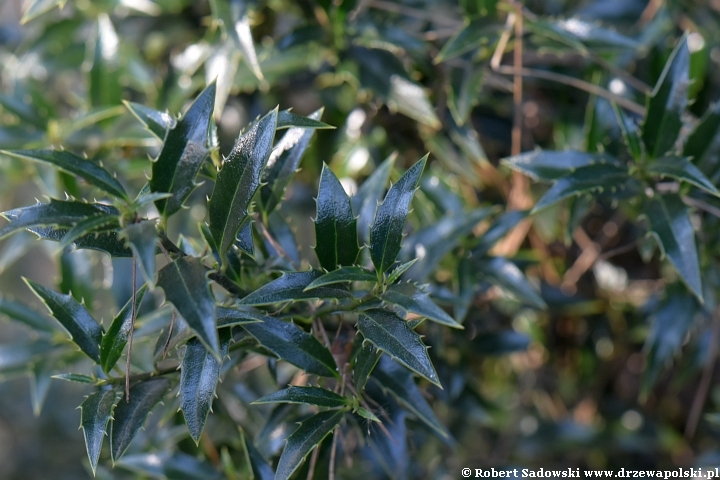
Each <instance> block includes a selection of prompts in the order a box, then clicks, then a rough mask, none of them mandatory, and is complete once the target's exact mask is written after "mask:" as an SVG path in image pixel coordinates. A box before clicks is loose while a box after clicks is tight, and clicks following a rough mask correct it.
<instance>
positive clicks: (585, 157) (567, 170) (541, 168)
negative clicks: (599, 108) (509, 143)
mask: <svg viewBox="0 0 720 480" xmlns="http://www.w3.org/2000/svg"><path fill="white" fill-rule="evenodd" d="M503 163H505V164H506V165H508V166H509V167H510V168H512V169H514V170H517V171H518V172H521V173H523V174H525V175H527V176H528V177H531V178H533V179H535V180H548V181H549V180H557V179H559V178H561V177H565V176H568V175H570V174H572V173H575V172H576V171H577V170H578V169H581V168H583V167H589V166H593V165H611V166H618V167H619V166H620V162H618V161H617V160H616V159H614V158H612V157H610V156H608V155H605V154H596V153H586V152H578V151H574V150H569V151H566V152H552V151H549V150H534V151H532V152H527V153H522V154H520V155H515V156H514V157H508V158H505V159H503Z"/></svg>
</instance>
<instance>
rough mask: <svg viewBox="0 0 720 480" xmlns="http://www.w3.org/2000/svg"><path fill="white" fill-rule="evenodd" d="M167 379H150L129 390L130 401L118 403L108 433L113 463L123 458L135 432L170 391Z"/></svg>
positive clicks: (169, 383)
mask: <svg viewBox="0 0 720 480" xmlns="http://www.w3.org/2000/svg"><path fill="white" fill-rule="evenodd" d="M170 387H171V382H170V380H168V379H167V378H162V377H158V378H152V379H150V380H145V381H144V382H140V383H137V384H135V385H133V386H132V388H130V401H129V402H127V401H125V399H122V400H120V402H118V404H117V407H115V413H114V415H113V422H112V429H111V433H110V454H111V455H112V459H113V461H114V462H117V461H118V460H119V459H120V457H122V456H123V454H124V453H125V450H127V448H128V446H130V442H132V440H133V438H135V435H137V432H138V431H139V430H140V428H141V427H142V426H143V424H144V423H145V419H146V418H147V416H148V414H149V413H150V411H151V410H152V409H153V407H155V405H157V404H158V402H160V400H162V399H163V397H164V396H165V394H166V393H167V392H168V390H170Z"/></svg>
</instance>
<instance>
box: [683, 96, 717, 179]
mask: <svg viewBox="0 0 720 480" xmlns="http://www.w3.org/2000/svg"><path fill="white" fill-rule="evenodd" d="M718 130H720V102H718V103H716V104H715V105H714V106H713V107H712V108H709V109H708V111H707V112H705V115H703V118H702V119H701V120H700V123H699V124H698V126H697V127H695V130H693V131H692V133H691V134H690V136H689V137H688V139H687V141H686V142H685V146H684V148H683V157H691V158H692V161H693V163H695V164H696V165H697V164H698V162H700V161H701V160H702V159H703V157H704V156H705V153H706V152H707V151H708V148H709V147H710V144H711V143H712V141H713V139H714V138H715V137H716V135H717V133H718Z"/></svg>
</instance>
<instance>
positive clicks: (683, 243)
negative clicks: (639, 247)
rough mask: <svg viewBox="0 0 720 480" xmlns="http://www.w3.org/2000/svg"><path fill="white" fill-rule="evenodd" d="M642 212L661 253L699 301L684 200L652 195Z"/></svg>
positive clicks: (699, 283) (695, 254)
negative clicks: (648, 221) (648, 222)
mask: <svg viewBox="0 0 720 480" xmlns="http://www.w3.org/2000/svg"><path fill="white" fill-rule="evenodd" d="M645 214H646V215H647V218H648V220H650V226H651V229H652V230H651V232H652V233H653V234H654V235H655V237H656V239H657V240H658V243H659V245H660V247H661V248H662V250H663V253H664V256H667V258H668V259H669V260H670V263H671V264H672V265H673V266H674V267H675V269H676V270H677V272H678V273H679V274H680V278H681V279H682V281H683V282H685V284H686V285H687V286H688V288H689V289H690V291H691V292H692V293H693V294H694V295H695V296H696V297H697V298H698V300H700V302H703V294H702V281H701V280H700V264H699V262H698V252H697V247H696V246H695V232H694V231H693V226H692V223H691V222H690V216H689V215H688V211H687V208H685V204H684V203H683V201H682V200H681V199H680V197H679V196H678V195H662V196H661V195H655V197H654V198H652V199H650V200H649V201H648V203H647V207H646V208H645Z"/></svg>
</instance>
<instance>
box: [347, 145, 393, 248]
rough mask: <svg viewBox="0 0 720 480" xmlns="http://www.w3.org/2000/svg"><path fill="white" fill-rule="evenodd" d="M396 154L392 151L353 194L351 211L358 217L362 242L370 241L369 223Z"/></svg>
mask: <svg viewBox="0 0 720 480" xmlns="http://www.w3.org/2000/svg"><path fill="white" fill-rule="evenodd" d="M396 158H397V154H395V153H393V154H392V155H390V156H389V157H388V158H387V159H385V161H384V162H383V163H381V164H380V165H379V166H378V167H377V168H376V169H375V171H374V172H372V173H371V174H370V176H369V177H368V178H367V179H366V180H365V181H364V182H363V183H362V185H360V188H359V189H358V191H357V193H356V194H355V195H353V197H352V199H351V201H352V207H353V213H354V214H355V216H356V217H357V218H358V220H357V228H358V237H359V238H360V240H361V241H363V242H369V241H370V230H369V228H370V224H371V223H372V221H373V219H374V218H375V211H376V210H377V207H378V203H379V202H380V199H381V198H382V194H383V192H385V187H386V186H387V183H388V179H389V178H390V172H391V171H392V169H393V165H394V164H395V159H396Z"/></svg>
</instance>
